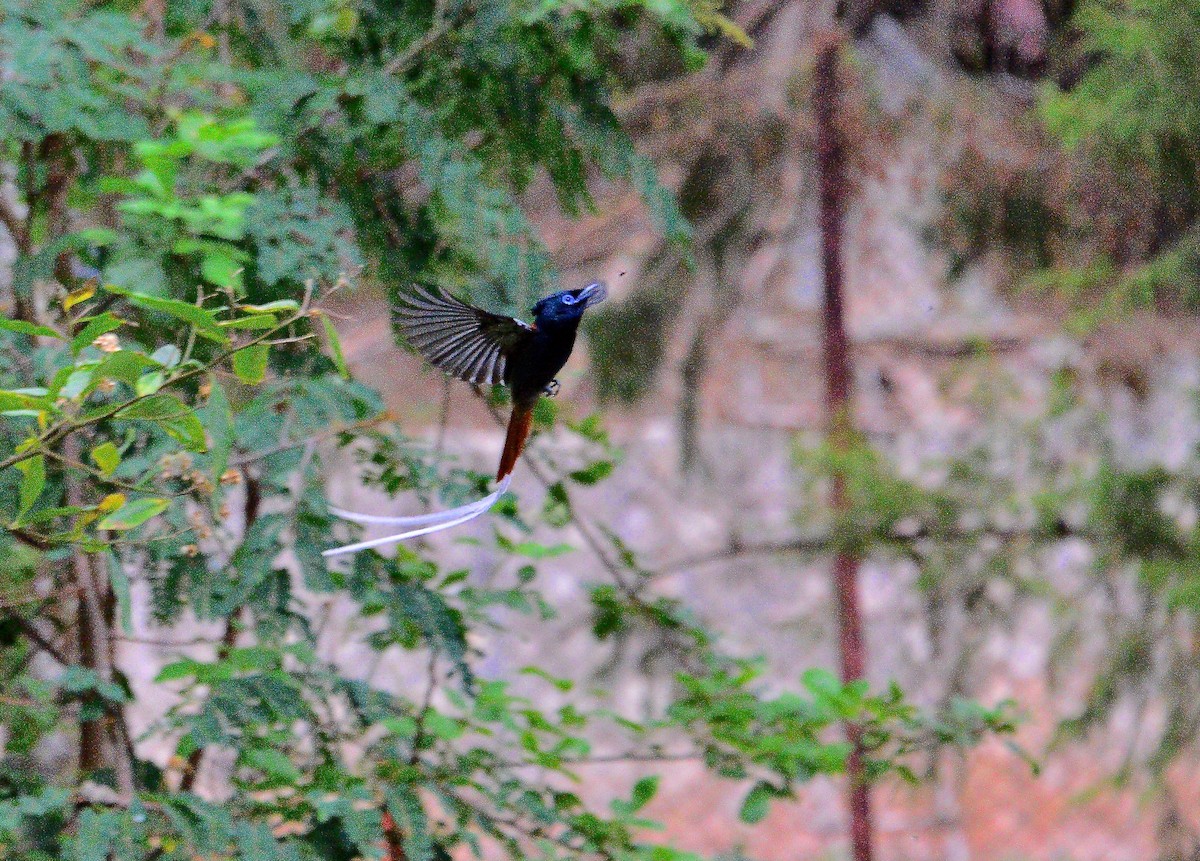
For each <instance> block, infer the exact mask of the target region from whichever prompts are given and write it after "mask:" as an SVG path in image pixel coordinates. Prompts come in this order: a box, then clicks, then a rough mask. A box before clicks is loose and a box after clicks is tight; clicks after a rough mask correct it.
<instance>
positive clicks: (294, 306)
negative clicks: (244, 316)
mask: <svg viewBox="0 0 1200 861" xmlns="http://www.w3.org/2000/svg"><path fill="white" fill-rule="evenodd" d="M238 307H239V308H240V309H241V310H243V311H249V312H251V313H252V314H273V313H275V312H278V311H299V310H300V303H299V302H297V301H296V300H295V299H276V300H275V301H274V302H268V303H267V304H265V305H239V306H238Z"/></svg>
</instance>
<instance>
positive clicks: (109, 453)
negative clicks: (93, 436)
mask: <svg viewBox="0 0 1200 861" xmlns="http://www.w3.org/2000/svg"><path fill="white" fill-rule="evenodd" d="M92 462H93V463H95V464H96V466H97V467H98V468H99V469H100V471H101V472H102V473H104V474H105V475H112V474H113V473H114V472H115V471H116V469H117V467H118V466H120V464H121V453H120V452H118V451H117V447H116V446H115V445H113V444H112V443H111V442H104V443H101V444H100V445H98V446H96V447H95V448H94V449H92Z"/></svg>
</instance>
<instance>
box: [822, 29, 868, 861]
mask: <svg viewBox="0 0 1200 861" xmlns="http://www.w3.org/2000/svg"><path fill="white" fill-rule="evenodd" d="M841 50H842V37H841V36H840V34H835V35H831V36H830V37H829V38H828V39H827V40H826V41H825V42H824V44H823V45H822V46H821V48H820V52H819V53H818V55H817V66H816V78H815V92H814V94H813V98H814V101H815V105H814V107H815V113H816V121H817V160H818V165H819V170H820V185H821V259H822V264H823V267H824V273H825V296H824V303H823V309H822V322H823V327H822V328H823V336H824V362H825V404H826V408H827V410H828V418H829V430H828V433H829V442H830V445H831V446H832V447H833V449H834V450H836V451H845V450H847V449H848V448H849V447H850V445H851V443H852V434H853V427H852V423H851V404H850V384H851V370H850V356H849V342H848V339H847V337H846V321H845V316H844V312H843V308H842V275H843V273H842V248H841V246H842V221H843V218H844V215H845V194H846V179H845V158H844V152H843V148H842V141H841V136H840V133H839V130H838V126H837V110H838V104H839V88H838V78H837V67H838V59H839V57H840V55H841ZM830 506H831V507H832V508H833V511H834V515H835V516H836V517H838V518H841V517H843V516H845V514H846V512H847V511H848V510H849V508H850V500H849V498H848V497H847V496H846V480H845V476H844V475H842V474H841V473H835V474H834V476H833V489H832V493H831V494H830ZM858 566H859V559H858V557H857V556H856V555H853V554H852V553H849V552H847V551H846V550H844V549H839V550H838V552H837V555H836V557H835V558H834V562H833V580H834V584H833V585H834V593H835V597H836V601H837V617H838V653H839V658H840V663H841V676H842V681H843V682H849V681H852V680H854V679H860V678H862V676H863V663H864V658H863V642H862V618H861V614H860V612H859V606H858ZM846 736H847V739H848V740H849V741H850V743H851V744H852V745H853V750H852V752H851V754H850V758H849V761H848V762H847V764H846V776H847V779H848V790H847V791H848V795H849V797H848V802H849V807H850V838H851V844H852V847H853V858H854V861H870V859H871V808H870V796H869V794H868V791H867V784H866V779H865V773H864V769H863V760H862V753H863V751H862V733H861V730H860V728H859V726H858V725H857V724H853V723H851V724H847V725H846Z"/></svg>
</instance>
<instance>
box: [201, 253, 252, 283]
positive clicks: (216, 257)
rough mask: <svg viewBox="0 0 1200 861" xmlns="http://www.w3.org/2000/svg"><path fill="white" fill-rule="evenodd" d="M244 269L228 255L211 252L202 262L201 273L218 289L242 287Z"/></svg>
mask: <svg viewBox="0 0 1200 861" xmlns="http://www.w3.org/2000/svg"><path fill="white" fill-rule="evenodd" d="M243 268H245V267H243V266H242V264H241V263H239V262H238V261H237V260H234V259H233V258H232V257H230V256H229V255H227V254H219V253H211V252H210V253H208V254H205V255H204V257H203V258H201V260H200V273H201V274H202V275H203V276H204V279H205V280H206V281H208V283H209V284H214V285H216V286H217V287H235V288H237V287H241V286H242V269H243Z"/></svg>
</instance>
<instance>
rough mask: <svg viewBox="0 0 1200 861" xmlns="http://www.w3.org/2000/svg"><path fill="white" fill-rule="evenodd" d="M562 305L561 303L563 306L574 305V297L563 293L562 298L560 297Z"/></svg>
mask: <svg viewBox="0 0 1200 861" xmlns="http://www.w3.org/2000/svg"><path fill="white" fill-rule="evenodd" d="M562 303H563V304H564V305H574V304H575V297H574V296H572V295H571V294H570V293H564V294H563V297H562Z"/></svg>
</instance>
